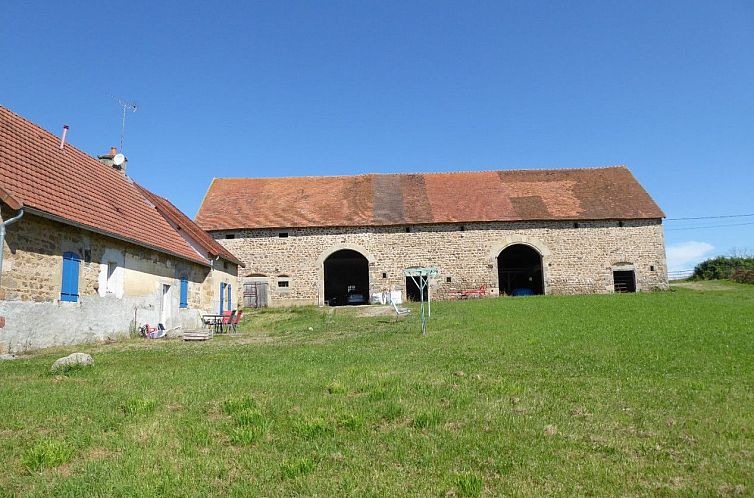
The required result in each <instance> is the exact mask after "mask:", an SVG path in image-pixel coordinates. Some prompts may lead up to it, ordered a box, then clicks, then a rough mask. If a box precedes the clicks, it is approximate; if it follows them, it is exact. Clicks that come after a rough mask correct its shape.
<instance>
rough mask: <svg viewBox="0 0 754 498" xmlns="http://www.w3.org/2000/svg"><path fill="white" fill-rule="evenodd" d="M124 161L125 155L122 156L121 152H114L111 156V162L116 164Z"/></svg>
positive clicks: (118, 164)
mask: <svg viewBox="0 0 754 498" xmlns="http://www.w3.org/2000/svg"><path fill="white" fill-rule="evenodd" d="M124 162H126V156H124V155H123V154H115V156H114V157H113V164H114V165H116V166H120V165H121V164H123V163H124Z"/></svg>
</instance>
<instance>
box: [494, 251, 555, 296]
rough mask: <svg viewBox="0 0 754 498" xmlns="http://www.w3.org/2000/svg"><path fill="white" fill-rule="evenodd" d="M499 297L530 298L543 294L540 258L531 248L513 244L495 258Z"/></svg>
mask: <svg viewBox="0 0 754 498" xmlns="http://www.w3.org/2000/svg"><path fill="white" fill-rule="evenodd" d="M497 272H498V280H499V282H500V285H499V287H500V295H503V294H505V295H507V296H532V295H539V294H544V287H545V286H544V278H543V272H542V256H541V255H540V254H539V253H538V252H537V251H536V250H535V249H534V248H533V247H531V246H527V245H525V244H513V245H511V246H508V247H506V248H505V249H503V250H502V251H501V252H500V254H499V255H498V257H497Z"/></svg>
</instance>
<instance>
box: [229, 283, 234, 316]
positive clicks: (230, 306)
mask: <svg viewBox="0 0 754 498" xmlns="http://www.w3.org/2000/svg"><path fill="white" fill-rule="evenodd" d="M228 309H229V310H232V309H233V300H232V299H231V297H230V284H228Z"/></svg>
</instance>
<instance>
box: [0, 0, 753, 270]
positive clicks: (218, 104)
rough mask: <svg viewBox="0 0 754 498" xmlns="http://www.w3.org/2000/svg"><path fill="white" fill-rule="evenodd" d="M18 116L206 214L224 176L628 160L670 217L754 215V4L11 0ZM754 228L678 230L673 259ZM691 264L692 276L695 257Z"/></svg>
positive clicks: (7, 11)
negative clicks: (206, 198)
mask: <svg viewBox="0 0 754 498" xmlns="http://www.w3.org/2000/svg"><path fill="white" fill-rule="evenodd" d="M0 27H1V29H0V60H2V68H3V70H2V76H1V77H0V103H2V104H3V105H5V106H7V107H9V108H11V109H12V110H14V111H16V112H18V113H19V114H21V115H23V116H25V117H27V118H29V119H30V120H32V121H34V122H36V123H38V124H40V125H41V126H43V127H45V128H47V129H49V130H51V131H53V132H56V133H57V132H59V130H60V128H61V126H62V125H63V124H64V123H67V124H70V125H71V132H70V135H69V136H70V141H71V142H72V143H74V144H75V145H77V146H79V147H80V148H82V149H84V150H85V151H87V152H89V153H91V154H98V153H104V152H106V151H107V150H108V147H109V146H111V145H116V144H117V143H118V140H119V133H120V115H119V109H118V108H117V106H116V104H115V102H114V100H113V99H112V97H111V95H115V96H120V97H125V98H128V99H133V100H136V101H137V102H138V104H139V109H138V111H137V112H136V113H135V114H131V115H129V116H128V124H127V131H126V147H125V151H126V154H127V156H128V157H129V165H128V167H129V174H130V175H131V176H132V177H133V178H134V179H136V181H138V182H140V183H142V184H144V185H145V186H147V187H148V188H150V189H152V190H154V191H155V192H157V193H159V194H162V195H165V196H167V197H168V198H170V199H171V200H172V201H173V202H174V203H175V204H176V205H178V207H180V208H181V209H183V210H184V211H185V212H186V213H187V214H189V215H190V216H193V215H194V214H195V212H196V210H197V208H198V206H199V204H200V202H201V199H202V196H203V195H204V192H205V191H206V189H207V186H208V185H209V183H210V181H211V179H212V178H213V177H242V176H291V175H332V174H357V173H366V172H411V171H451V170H475V169H506V168H553V167H581V166H598V165H612V164H627V165H628V166H629V167H630V168H631V170H632V171H633V172H634V174H635V175H636V176H637V177H638V178H639V180H640V181H641V182H642V183H643V185H644V186H645V187H646V188H647V190H648V191H649V192H650V193H651V194H652V196H653V197H654V198H655V199H656V200H657V202H658V203H659V204H660V206H661V207H662V208H663V209H664V210H665V212H666V213H667V215H668V217H671V218H675V217H686V216H709V215H727V214H738V213H754V201H753V200H752V197H754V168H753V166H754V164H753V163H754V3H753V2H751V1H744V0H740V1H736V0H729V1H725V2H712V1H704V2H697V1H689V0H684V1H678V2H670V1H667V2H665V1H663V2H657V1H646V2H644V1H631V2H627V1H616V2H605V1H594V2H503V1H499V2H468V1H462V2H441V1H435V0H432V1H426V2H411V1H405V0H401V1H396V2H388V1H379V2H378V1H374V2H366V1H352V0H348V1H341V2H335V1H311V2H283V1H281V2H273V1H270V2H264V3H257V2H238V3H237V4H233V3H232V2H207V1H204V2H173V3H169V2H130V1H129V2H123V1H120V2H74V1H66V2H52V1H48V2H16V1H10V2H4V3H3V8H2V10H0ZM724 222H725V223H726V224H737V223H744V222H748V223H753V222H754V217H749V218H735V219H727V220H723V221H721V220H700V221H691V222H677V221H668V222H667V224H666V227H667V229H668V231H667V232H666V236H667V243H668V250H669V253H670V256H671V264H672V265H674V266H675V267H677V268H679V267H690V266H693V263H694V261H695V260H697V259H698V258H700V257H702V256H707V255H713V254H717V253H727V252H729V251H730V250H731V249H732V248H739V249H747V250H749V251H754V224H750V225H741V226H735V227H723V228H708V229H691V230H676V229H677V228H683V227H698V226H709V225H720V224H724ZM681 263H682V264H681Z"/></svg>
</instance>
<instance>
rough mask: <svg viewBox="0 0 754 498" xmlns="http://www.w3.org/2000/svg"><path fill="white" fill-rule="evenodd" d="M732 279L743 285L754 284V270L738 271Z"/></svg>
mask: <svg viewBox="0 0 754 498" xmlns="http://www.w3.org/2000/svg"><path fill="white" fill-rule="evenodd" d="M731 278H732V279H733V280H735V281H736V282H738V283H741V284H754V270H743V269H738V270H736V271H734V272H733V275H731Z"/></svg>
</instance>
